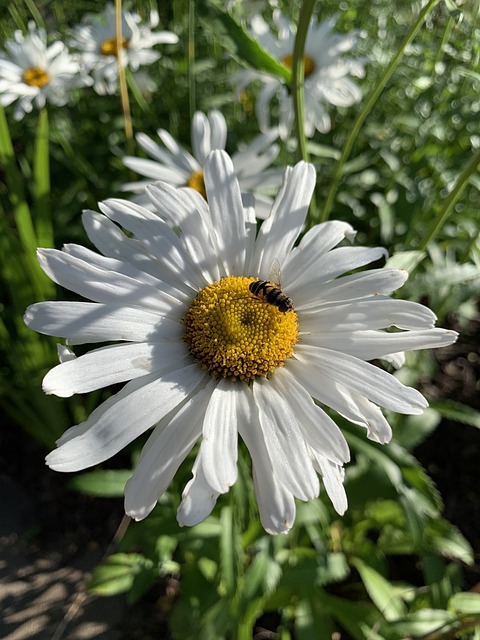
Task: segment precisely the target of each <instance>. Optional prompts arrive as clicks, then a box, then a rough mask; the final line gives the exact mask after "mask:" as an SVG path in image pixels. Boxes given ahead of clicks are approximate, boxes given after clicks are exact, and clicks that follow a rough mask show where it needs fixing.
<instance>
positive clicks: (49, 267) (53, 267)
mask: <svg viewBox="0 0 480 640" xmlns="http://www.w3.org/2000/svg"><path fill="white" fill-rule="evenodd" d="M37 255H38V261H39V263H40V266H41V267H42V269H43V270H44V271H45V273H46V274H47V275H48V277H49V278H50V279H51V280H53V281H54V282H56V283H57V284H59V285H61V286H62V287H65V288H66V289H70V290H71V291H74V292H75V293H78V294H79V295H81V296H83V297H84V298H89V299H90V300H93V301H95V302H103V303H112V304H118V303H119V302H120V301H122V303H123V304H125V305H127V306H132V307H135V306H138V307H144V308H146V309H150V310H151V311H155V312H157V313H160V314H167V315H168V314H170V313H172V311H173V310H175V312H176V313H175V315H177V316H179V315H180V316H182V315H183V313H182V311H183V310H184V307H183V305H182V303H181V302H179V301H178V300H176V299H175V298H172V297H171V296H167V295H166V294H164V293H163V292H162V291H160V290H157V289H155V288H154V287H152V286H150V285H147V284H144V283H142V282H139V281H138V280H136V279H135V278H131V277H129V276H125V275H123V274H120V273H116V272H113V271H106V270H104V269H99V268H98V267H96V266H92V265H90V264H88V263H87V262H85V261H83V260H80V259H78V258H75V257H74V256H69V255H68V254H66V253H64V252H63V251H58V250H56V249H39V250H38V251H37Z"/></svg>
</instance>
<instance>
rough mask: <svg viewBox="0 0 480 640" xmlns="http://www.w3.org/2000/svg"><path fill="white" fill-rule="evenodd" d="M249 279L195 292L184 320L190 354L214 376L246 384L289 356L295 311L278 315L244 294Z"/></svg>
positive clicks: (230, 280) (295, 326)
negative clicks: (245, 382)
mask: <svg viewBox="0 0 480 640" xmlns="http://www.w3.org/2000/svg"><path fill="white" fill-rule="evenodd" d="M254 281H255V278H247V277H243V276H228V277H226V278H222V279H221V280H218V281H217V282H214V283H213V284H209V285H208V286H206V287H204V288H203V289H201V290H200V291H199V293H198V295H197V296H196V298H195V299H194V300H193V302H192V304H191V306H190V308H189V310H188V312H187V314H186V316H185V318H184V324H185V334H184V339H185V341H186V342H187V344H188V346H189V349H190V352H191V353H192V355H193V356H194V357H195V359H196V360H197V362H199V363H200V364H201V366H202V367H203V368H204V369H207V370H208V371H210V373H211V374H212V375H214V376H218V377H222V378H230V379H232V380H237V379H240V380H251V379H252V378H255V377H256V376H267V375H268V374H270V373H272V372H273V371H274V370H275V369H276V368H277V367H281V366H283V364H284V362H285V360H286V359H287V358H289V357H290V356H291V355H292V353H293V347H294V345H295V343H296V342H297V339H298V320H297V314H296V313H295V311H293V310H292V311H289V312H288V313H282V312H281V311H279V309H278V308H277V307H276V306H274V305H273V304H270V303H268V302H265V301H262V300H259V299H258V298H256V297H255V296H254V295H253V294H251V293H250V291H249V289H248V285H249V284H250V283H251V282H254Z"/></svg>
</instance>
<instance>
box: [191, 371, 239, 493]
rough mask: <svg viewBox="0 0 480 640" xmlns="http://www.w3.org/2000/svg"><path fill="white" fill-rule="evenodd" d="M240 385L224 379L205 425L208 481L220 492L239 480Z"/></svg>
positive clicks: (217, 390) (202, 445)
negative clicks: (238, 403)
mask: <svg viewBox="0 0 480 640" xmlns="http://www.w3.org/2000/svg"><path fill="white" fill-rule="evenodd" d="M241 391H242V390H241V385H239V384H236V383H235V382H232V381H231V380H225V379H224V380H221V381H220V382H219V383H218V385H217V387H216V388H215V389H214V391H213V393H212V396H211V398H210V402H209V404H208V407H207V410H206V413H205V420H204V423H203V437H202V444H201V446H200V450H201V452H202V465H203V469H204V473H205V478H206V480H207V482H208V484H209V485H210V487H211V488H212V489H213V490H214V491H216V492H217V493H226V492H227V491H228V490H229V488H230V487H231V486H232V485H233V484H235V482H236V480H237V440H238V435H237V434H238V432H237V406H236V405H237V396H238V395H239V394H240V393H241Z"/></svg>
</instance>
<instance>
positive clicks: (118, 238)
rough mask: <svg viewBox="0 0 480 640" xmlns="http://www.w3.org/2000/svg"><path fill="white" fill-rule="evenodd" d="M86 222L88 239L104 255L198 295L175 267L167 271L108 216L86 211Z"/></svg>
mask: <svg viewBox="0 0 480 640" xmlns="http://www.w3.org/2000/svg"><path fill="white" fill-rule="evenodd" d="M82 221H83V226H84V228H85V231H86V232H87V235H88V237H89V238H90V240H91V241H92V242H93V244H94V245H95V246H96V247H97V249H98V250H99V251H101V253H103V255H104V256H110V257H112V258H116V259H117V260H123V261H124V262H127V263H129V264H130V265H132V266H133V267H135V268H136V269H138V270H140V271H143V272H144V273H145V274H150V275H151V276H153V277H154V278H157V279H159V280H161V281H162V282H165V283H166V284H168V285H170V286H172V287H175V288H176V289H177V290H179V291H181V292H182V293H187V294H190V295H192V293H196V292H194V290H193V289H192V288H191V287H189V286H188V285H187V284H186V283H185V282H184V280H183V279H181V277H180V274H179V273H174V272H173V271H172V269H171V268H165V267H164V266H163V265H162V263H161V262H160V261H159V260H157V259H156V257H155V256H154V255H153V254H152V253H150V251H148V249H147V247H145V245H143V244H142V243H141V242H140V241H139V240H137V239H136V238H131V237H130V238H129V237H127V236H126V235H125V234H124V233H123V232H122V231H121V230H120V229H119V228H118V226H117V225H116V224H115V223H114V222H112V221H111V220H109V219H108V218H107V217H106V216H105V215H102V214H100V213H97V212H95V211H85V212H84V213H83V216H82ZM129 275H130V274H129Z"/></svg>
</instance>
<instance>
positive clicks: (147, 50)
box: [71, 3, 178, 94]
mask: <svg viewBox="0 0 480 640" xmlns="http://www.w3.org/2000/svg"><path fill="white" fill-rule="evenodd" d="M157 26H158V13H157V12H156V11H152V12H151V13H150V20H149V23H148V24H141V18H140V16H139V15H138V14H137V13H133V12H131V11H126V10H123V11H122V51H121V56H120V57H121V62H122V64H123V65H124V66H128V67H129V68H130V69H132V71H137V70H138V69H139V67H141V66H143V65H146V64H152V62H155V61H156V60H158V59H159V58H160V53H159V52H158V51H154V49H153V48H152V47H154V46H155V45H156V44H175V43H177V42H178V37H177V36H176V35H175V34H174V33H172V32H171V31H157V32H153V31H152V29H154V28H155V27H157ZM71 46H73V47H75V48H76V49H77V50H78V51H79V55H80V57H81V60H82V63H83V64H84V66H85V68H86V69H87V70H88V72H89V73H91V74H92V76H93V79H94V82H95V84H94V88H95V91H96V92H97V93H99V94H106V93H108V94H111V93H115V91H116V89H117V84H118V60H117V37H116V24H115V7H114V5H113V4H112V3H108V4H107V5H106V6H105V9H104V11H103V13H102V14H99V15H92V14H89V15H87V16H86V17H85V18H84V20H83V22H82V24H80V25H77V26H76V27H75V29H74V30H73V32H72V40H71Z"/></svg>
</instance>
